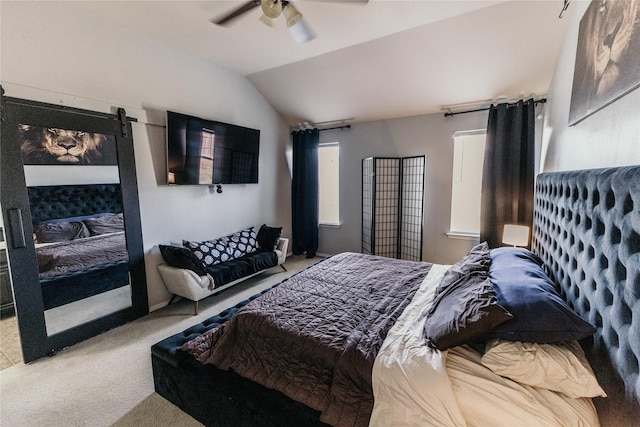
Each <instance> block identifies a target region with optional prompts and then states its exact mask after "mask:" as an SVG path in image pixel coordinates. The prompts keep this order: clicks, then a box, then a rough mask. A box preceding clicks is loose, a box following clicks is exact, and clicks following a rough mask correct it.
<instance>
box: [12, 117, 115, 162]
mask: <svg viewBox="0 0 640 427" xmlns="http://www.w3.org/2000/svg"><path fill="white" fill-rule="evenodd" d="M18 138H19V140H20V148H21V150H22V157H23V160H24V163H25V164H59V165H74V164H76V165H79V164H83V165H91V164H117V162H116V161H115V141H114V139H113V137H111V136H106V135H103V134H100V133H93V132H84V131H79V130H69V129H59V128H53V127H49V128H44V127H37V126H30V125H20V127H19V131H18ZM110 145H111V147H109V146H110Z"/></svg>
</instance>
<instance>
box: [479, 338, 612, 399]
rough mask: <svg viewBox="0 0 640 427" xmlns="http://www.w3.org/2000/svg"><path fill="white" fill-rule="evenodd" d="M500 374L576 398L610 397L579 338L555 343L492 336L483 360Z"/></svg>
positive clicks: (483, 362)
mask: <svg viewBox="0 0 640 427" xmlns="http://www.w3.org/2000/svg"><path fill="white" fill-rule="evenodd" d="M481 362H482V364H483V365H484V366H486V367H487V368H489V369H491V370H492V371H493V372H495V373H496V374H498V375H501V376H503V377H507V378H509V379H512V380H514V381H517V382H519V383H521V384H527V385H530V386H534V387H540V388H545V389H548V390H553V391H557V392H560V393H563V394H565V395H567V396H569V397H572V398H580V397H606V393H605V392H604V390H602V388H601V387H600V384H598V380H597V379H596V377H595V375H594V374H593V370H592V369H591V365H589V362H588V361H587V357H586V356H585V354H584V351H583V350H582V347H580V344H578V342H577V341H563V342H559V343H555V344H537V343H523V342H520V341H502V340H498V339H495V340H491V341H489V342H488V343H487V346H486V350H485V353H484V355H483V356H482V360H481Z"/></svg>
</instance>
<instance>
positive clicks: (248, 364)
mask: <svg viewBox="0 0 640 427" xmlns="http://www.w3.org/2000/svg"><path fill="white" fill-rule="evenodd" d="M430 268H431V264H427V263H421V262H411V261H403V260H396V259H390V258H383V257H376V256H371V255H364V254H356V253H344V254H339V255H336V256H333V257H331V258H329V259H327V260H325V261H323V262H321V263H319V264H317V265H315V266H313V267H311V268H309V269H307V270H304V271H302V272H301V273H299V274H297V275H295V276H293V277H292V278H290V279H288V280H287V281H285V282H284V283H283V284H281V285H280V286H278V287H276V288H275V289H273V290H271V291H270V292H268V293H266V294H265V295H263V296H262V297H260V298H258V299H256V300H254V301H252V302H251V303H249V304H248V305H246V306H245V307H244V308H243V309H241V310H240V311H238V313H236V315H235V316H234V317H233V318H231V319H230V320H229V321H228V322H227V323H225V324H223V325H222V326H220V327H219V328H216V329H213V330H211V331H208V332H206V333H204V334H203V335H200V336H199V337H197V338H195V339H194V340H191V341H189V342H187V343H186V344H185V345H184V346H183V347H182V349H183V350H185V351H189V352H190V353H191V354H193V355H194V356H195V357H196V358H197V359H198V360H199V361H201V362H203V363H212V364H214V365H215V366H217V367H218V368H220V369H225V370H226V369H233V370H234V371H235V372H237V373H238V374H240V375H242V376H244V377H246V378H249V379H251V380H253V381H256V382H258V383H260V384H262V385H264V386H266V387H269V388H274V389H276V390H279V391H281V392H283V393H284V394H286V395H287V396H289V397H290V398H292V399H294V400H297V401H299V402H302V403H304V404H306V405H308V406H310V407H311V408H313V409H316V410H319V411H321V412H322V417H321V419H322V421H324V422H326V423H329V424H331V425H334V426H366V425H368V423H369V418H370V415H371V410H372V408H373V391H372V388H371V372H372V368H373V362H374V360H375V357H376V355H377V353H378V350H379V349H380V346H381V345H382V342H383V340H384V338H385V337H386V335H387V332H388V330H389V329H390V328H391V326H393V324H394V323H395V321H396V319H397V318H398V317H399V316H400V314H401V313H402V311H403V310H404V308H405V307H406V306H407V304H408V303H409V302H410V301H411V299H412V297H413V295H414V293H415V292H416V291H417V289H418V288H419V286H420V284H421V283H422V280H423V278H424V277H425V276H426V274H427V273H428V271H429V269H430Z"/></svg>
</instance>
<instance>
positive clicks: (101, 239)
mask: <svg viewBox="0 0 640 427" xmlns="http://www.w3.org/2000/svg"><path fill="white" fill-rule="evenodd" d="M36 255H37V258H38V269H39V271H40V277H41V278H43V277H50V276H55V275H58V274H63V273H68V272H71V271H78V270H84V269H87V268H90V267H93V266H96V265H100V264H108V263H113V262H115V261H121V260H124V259H127V258H128V254H127V242H126V240H125V236H124V231H123V232H119V233H111V234H102V235H98V236H92V237H87V238H84V239H76V240H70V241H65V242H57V243H51V244H48V245H46V246H42V247H38V248H36Z"/></svg>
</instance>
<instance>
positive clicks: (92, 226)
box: [83, 213, 124, 236]
mask: <svg viewBox="0 0 640 427" xmlns="http://www.w3.org/2000/svg"><path fill="white" fill-rule="evenodd" d="M83 222H84V223H85V225H86V226H87V228H88V229H89V232H90V233H91V235H92V236H97V235H99V234H107V233H117V232H119V231H124V216H123V215H122V213H118V214H111V215H105V216H100V217H96V218H87V219H85V220H83Z"/></svg>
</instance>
